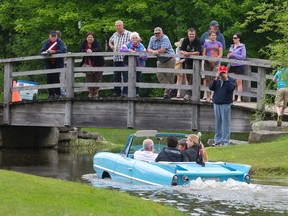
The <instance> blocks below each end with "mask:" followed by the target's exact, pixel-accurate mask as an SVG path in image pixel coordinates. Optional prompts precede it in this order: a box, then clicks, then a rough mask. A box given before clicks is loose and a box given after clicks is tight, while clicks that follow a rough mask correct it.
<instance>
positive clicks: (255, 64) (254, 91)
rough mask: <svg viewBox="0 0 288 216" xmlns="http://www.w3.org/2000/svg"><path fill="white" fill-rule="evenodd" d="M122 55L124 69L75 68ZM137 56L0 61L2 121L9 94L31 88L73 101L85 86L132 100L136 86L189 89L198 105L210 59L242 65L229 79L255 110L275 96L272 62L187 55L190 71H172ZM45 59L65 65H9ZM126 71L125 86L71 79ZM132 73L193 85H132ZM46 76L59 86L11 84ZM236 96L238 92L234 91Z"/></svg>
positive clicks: (6, 119)
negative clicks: (238, 83)
mask: <svg viewBox="0 0 288 216" xmlns="http://www.w3.org/2000/svg"><path fill="white" fill-rule="evenodd" d="M116 54H117V55H126V56H128V66H127V67H122V68H119V67H79V66H78V64H77V62H79V58H83V57H84V56H104V57H105V59H110V60H111V59H112V58H113V56H114V55H116ZM140 55H141V53H123V52H121V53H113V52H99V53H92V54H87V53H65V54H54V55H48V56H47V55H38V56H29V57H19V58H11V59H1V60H0V63H1V64H4V111H3V122H4V123H5V122H6V123H8V124H9V105H10V104H11V98H12V91H21V90H33V89H38V90H39V89H50V88H63V89H65V92H66V98H67V99H72V98H74V94H75V92H77V91H83V90H84V91H85V90H87V89H88V87H100V90H101V89H112V88H114V87H115V86H122V87H124V86H128V98H135V97H136V87H139V88H147V89H154V88H155V89H157V88H158V89H159V88H160V89H164V88H169V89H178V88H180V89H184V90H189V89H191V90H192V98H191V99H192V103H199V102H200V97H201V91H205V90H209V89H208V87H205V86H204V85H202V84H201V77H202V76H204V75H209V76H215V72H211V71H205V70H204V69H203V66H202V65H203V64H202V63H203V61H205V60H210V61H211V60H212V61H220V62H221V64H223V63H224V64H228V63H241V64H243V65H246V70H245V75H235V74H233V77H234V78H236V79H241V80H243V81H244V89H243V92H241V95H242V96H244V97H245V100H247V101H251V100H253V101H256V102H257V103H258V109H260V110H261V109H264V105H263V104H261V103H260V102H261V100H262V98H263V97H265V94H275V92H274V91H273V90H269V91H266V81H267V80H268V79H272V76H271V75H269V73H270V72H271V70H272V69H273V67H272V62H271V61H268V60H262V59H247V60H245V61H239V60H231V59H227V58H220V59H218V58H212V57H206V56H190V57H189V58H191V59H193V62H194V65H193V69H192V70H190V69H174V68H157V67H156V66H155V67H136V61H135V57H138V56H140ZM147 55H148V57H149V58H155V56H153V55H151V54H147ZM161 56H165V57H176V56H177V55H168V54H165V55H161ZM178 57H181V58H187V57H184V56H181V55H180V56H179V55H178ZM47 58H65V59H66V66H65V67H64V68H57V69H50V70H47V69H43V70H29V71H15V70H14V68H13V66H14V65H16V64H19V63H23V62H27V61H39V60H44V59H47ZM115 70H116V71H119V70H121V71H128V83H121V84H119V83H114V82H101V83H86V82H79V81H76V79H75V78H77V77H79V76H83V74H85V73H88V72H96V71H103V76H106V75H111V74H113V72H114V71H115ZM136 71H141V72H142V73H143V74H156V73H157V72H165V73H173V74H178V73H183V74H193V84H192V85H181V86H178V85H177V84H160V83H144V82H136ZM50 73H60V76H61V77H62V78H61V79H60V83H59V84H41V85H36V86H21V87H20V86H19V87H13V86H12V83H13V80H14V79H17V77H20V76H21V77H23V76H29V79H30V80H31V77H33V76H35V75H41V74H50ZM235 94H236V95H237V94H239V92H237V91H236V92H235Z"/></svg>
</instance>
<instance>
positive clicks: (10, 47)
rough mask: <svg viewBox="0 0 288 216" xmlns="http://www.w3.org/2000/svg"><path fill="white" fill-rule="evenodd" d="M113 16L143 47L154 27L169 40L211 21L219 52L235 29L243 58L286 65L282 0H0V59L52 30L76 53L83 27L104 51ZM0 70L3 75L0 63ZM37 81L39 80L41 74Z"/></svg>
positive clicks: (287, 16) (32, 49) (31, 49)
mask: <svg viewBox="0 0 288 216" xmlns="http://www.w3.org/2000/svg"><path fill="white" fill-rule="evenodd" d="M119 19H121V20H123V21H124V24H125V28H126V29H128V30H130V31H137V32H138V33H139V34H140V36H141V38H142V39H143V44H144V45H145V46H147V45H148V42H149V38H150V37H151V36H152V33H153V29H154V28H155V27H156V26H160V27H162V28H163V31H164V33H165V34H167V35H168V36H169V38H170V40H171V42H172V44H173V43H174V42H176V41H178V40H179V38H181V37H185V36H186V31H187V29H188V28H191V27H193V28H195V29H196V30H197V35H198V37H200V36H201V35H202V34H203V33H204V32H205V31H207V30H208V28H209V23H210V22H211V21H212V20H217V21H218V22H219V24H220V26H219V29H220V31H221V32H222V33H223V34H224V36H225V38H226V44H227V48H226V51H225V52H224V56H225V54H226V53H227V50H228V48H229V46H230V44H231V43H232V40H231V39H232V36H233V33H234V32H241V33H242V34H243V39H242V42H243V43H245V45H246V48H247V57H250V58H265V59H271V60H276V62H275V66H276V67H277V66H281V67H282V66H284V65H286V66H287V64H288V63H287V62H288V61H287V59H288V54H287V53H288V52H287V46H288V45H287V44H288V43H287V42H288V33H287V29H286V26H287V23H288V3H287V0H269V1H268V0H267V1H265V0H239V1H234V0H222V1H218V2H211V1H210V0H182V1H174V0H166V1H161V0H138V1H132V0H124V1H116V0H109V1H106V0H98V1H93V0H82V1H78V0H70V1H64V0H58V1H56V0H45V1H44V0H0V43H1V46H0V58H11V57H20V56H31V55H32V56H33V55H37V54H39V51H40V47H41V45H42V43H43V41H44V40H45V39H47V38H48V34H49V31H50V30H52V29H54V30H60V31H61V32H62V39H63V41H64V42H65V43H66V45H67V47H68V51H69V52H78V47H79V44H80V42H81V41H82V40H83V39H84V37H85V34H86V33H87V32H88V31H93V32H94V33H95V34H96V38H97V40H98V41H100V43H101V44H102V47H103V50H104V51H111V50H110V49H109V48H108V40H109V38H110V36H111V35H112V34H113V33H114V32H115V25H114V24H115V21H116V20H119ZM153 63H154V62H152V63H151V64H153ZM17 67H18V68H19V70H20V69H22V70H23V69H29V68H30V67H33V68H34V69H35V67H39V68H43V64H42V62H36V63H34V64H33V65H31V64H30V65H17ZM0 70H1V72H2V73H0V76H3V67H1V68H0ZM38 79H39V80H38V81H39V82H40V83H41V80H42V81H43V82H44V80H45V77H41V76H40V77H39V78H38ZM144 79H150V78H145V77H144ZM152 79H153V78H152ZM155 81H156V80H155ZM2 86H3V78H2V77H0V87H2ZM1 89H3V88H1ZM2 92H3V91H2ZM152 94H153V92H152Z"/></svg>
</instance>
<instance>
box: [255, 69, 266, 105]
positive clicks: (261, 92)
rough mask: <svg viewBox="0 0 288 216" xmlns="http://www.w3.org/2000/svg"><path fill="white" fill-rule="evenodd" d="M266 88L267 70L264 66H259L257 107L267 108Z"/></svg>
mask: <svg viewBox="0 0 288 216" xmlns="http://www.w3.org/2000/svg"><path fill="white" fill-rule="evenodd" d="M265 89H266V70H265V68H263V67H258V81H257V109H258V110H261V111H264V109H265V101H264V100H265Z"/></svg>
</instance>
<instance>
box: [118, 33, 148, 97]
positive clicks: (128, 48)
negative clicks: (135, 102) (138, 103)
mask: <svg viewBox="0 0 288 216" xmlns="http://www.w3.org/2000/svg"><path fill="white" fill-rule="evenodd" d="M120 52H144V53H145V54H143V55H140V56H139V57H137V60H136V66H137V67H145V65H146V62H145V61H146V59H147V55H146V48H145V47H144V45H143V44H142V43H141V38H140V36H139V34H138V33H137V32H132V33H131V34H130V41H128V42H127V43H125V44H124V45H123V46H122V47H121V48H120ZM124 64H125V65H128V62H127V61H125V60H124ZM141 76H142V73H141V72H140V71H137V75H136V81H137V82H140V81H141ZM126 96H127V95H126ZM136 96H137V97H139V87H136Z"/></svg>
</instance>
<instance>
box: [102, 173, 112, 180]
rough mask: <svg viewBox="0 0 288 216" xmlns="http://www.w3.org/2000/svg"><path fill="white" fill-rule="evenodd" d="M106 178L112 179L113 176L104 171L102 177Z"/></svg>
mask: <svg viewBox="0 0 288 216" xmlns="http://www.w3.org/2000/svg"><path fill="white" fill-rule="evenodd" d="M105 178H108V179H111V176H110V175H109V173H108V172H103V174H102V179H105Z"/></svg>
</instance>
